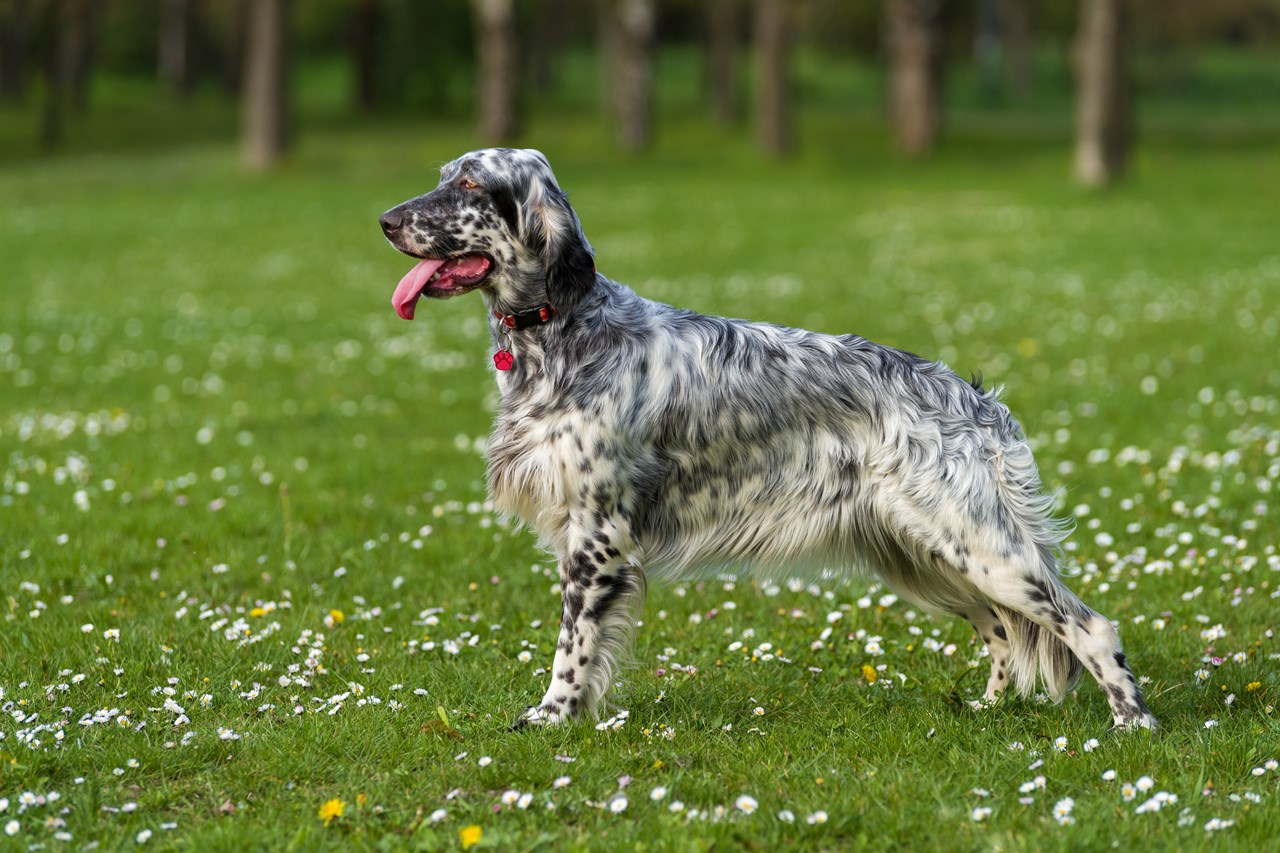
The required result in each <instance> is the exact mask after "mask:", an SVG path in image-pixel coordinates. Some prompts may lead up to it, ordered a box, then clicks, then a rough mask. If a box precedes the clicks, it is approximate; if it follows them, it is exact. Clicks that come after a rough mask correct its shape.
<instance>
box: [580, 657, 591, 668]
mask: <svg viewBox="0 0 1280 853" xmlns="http://www.w3.org/2000/svg"><path fill="white" fill-rule="evenodd" d="M590 660H591V658H589V657H587V656H586V655H579V656H578V666H586V665H587V664H588V663H589V662H590Z"/></svg>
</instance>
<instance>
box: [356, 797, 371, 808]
mask: <svg viewBox="0 0 1280 853" xmlns="http://www.w3.org/2000/svg"><path fill="white" fill-rule="evenodd" d="M367 802H369V798H368V797H366V796H365V795H364V794H356V805H357V806H363V805H364V804H365V803H367Z"/></svg>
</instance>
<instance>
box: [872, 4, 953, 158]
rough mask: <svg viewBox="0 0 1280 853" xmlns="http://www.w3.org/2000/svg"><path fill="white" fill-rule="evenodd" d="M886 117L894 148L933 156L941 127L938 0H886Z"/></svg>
mask: <svg viewBox="0 0 1280 853" xmlns="http://www.w3.org/2000/svg"><path fill="white" fill-rule="evenodd" d="M885 13H886V15H885V25H886V38H887V41H888V44H887V47H888V54H889V113H890V117H891V120H892V122H893V131H894V137H895V139H896V140H897V144H898V148H899V150H901V151H902V152H903V153H904V154H907V155H908V156H911V157H922V156H925V155H927V154H929V153H930V152H931V151H933V148H934V145H935V144H937V139H938V129H939V126H940V124H941V109H940V103H939V101H940V98H939V83H940V82H941V59H942V56H941V48H942V36H941V25H940V21H939V17H940V13H941V2H940V0H888V3H887V6H886V9H885Z"/></svg>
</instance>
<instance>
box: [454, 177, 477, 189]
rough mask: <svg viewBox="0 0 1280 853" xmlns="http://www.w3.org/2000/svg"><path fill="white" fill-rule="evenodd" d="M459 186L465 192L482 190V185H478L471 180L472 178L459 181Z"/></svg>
mask: <svg viewBox="0 0 1280 853" xmlns="http://www.w3.org/2000/svg"><path fill="white" fill-rule="evenodd" d="M458 186H460V187H462V188H463V189H464V190H478V189H480V185H479V184H477V183H476V182H475V181H473V180H471V179H470V178H463V179H462V180H460V181H458Z"/></svg>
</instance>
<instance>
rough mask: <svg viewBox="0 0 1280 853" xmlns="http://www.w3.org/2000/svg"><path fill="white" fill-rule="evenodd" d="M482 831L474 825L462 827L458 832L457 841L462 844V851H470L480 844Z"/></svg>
mask: <svg viewBox="0 0 1280 853" xmlns="http://www.w3.org/2000/svg"><path fill="white" fill-rule="evenodd" d="M483 834H484V831H483V830H481V829H480V827H478V826H476V825H475V824H474V823H473V824H471V826H464V827H462V829H459V830H458V840H459V841H461V842H462V849H463V850H470V849H471V848H472V847H474V846H476V844H478V843H479V842H480V836H481V835H483Z"/></svg>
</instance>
